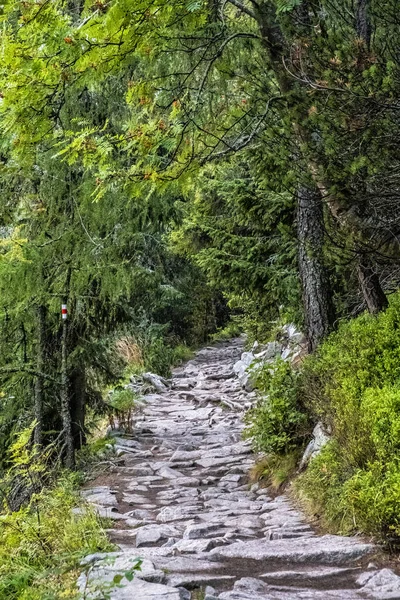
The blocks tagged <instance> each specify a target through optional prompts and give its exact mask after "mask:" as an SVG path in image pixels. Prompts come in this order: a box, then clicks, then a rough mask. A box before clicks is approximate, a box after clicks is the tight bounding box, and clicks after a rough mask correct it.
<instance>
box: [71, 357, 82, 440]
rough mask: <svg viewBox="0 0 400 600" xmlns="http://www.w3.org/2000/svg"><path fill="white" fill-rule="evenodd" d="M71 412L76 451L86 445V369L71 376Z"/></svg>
mask: <svg viewBox="0 0 400 600" xmlns="http://www.w3.org/2000/svg"><path fill="white" fill-rule="evenodd" d="M69 382H70V389H69V398H70V410H71V419H72V437H73V440H74V448H75V450H79V449H80V448H81V447H82V446H83V445H85V444H86V432H85V406H86V372H85V367H83V366H82V367H77V368H75V369H74V370H73V371H72V373H70V376H69Z"/></svg>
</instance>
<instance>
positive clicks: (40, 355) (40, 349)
mask: <svg viewBox="0 0 400 600" xmlns="http://www.w3.org/2000/svg"><path fill="white" fill-rule="evenodd" d="M36 315H37V346H36V370H37V376H36V381H35V419H36V427H35V432H34V442H35V444H37V445H38V446H41V445H42V443H43V387H44V385H43V384H44V382H43V377H42V376H41V373H43V372H44V352H45V343H46V309H45V307H44V306H43V305H39V306H38V307H37V309H36Z"/></svg>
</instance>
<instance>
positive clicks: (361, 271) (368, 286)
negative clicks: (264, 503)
mask: <svg viewBox="0 0 400 600" xmlns="http://www.w3.org/2000/svg"><path fill="white" fill-rule="evenodd" d="M357 275H358V281H359V282H360V287H361V290H362V293H363V296H364V300H365V302H366V305H367V307H368V310H369V312H370V313H372V314H376V313H378V312H380V311H381V310H385V309H386V308H387V307H388V306H389V302H388V299H387V297H386V295H385V292H384V291H383V289H382V286H381V283H380V281H379V276H378V274H377V272H376V271H375V269H374V267H373V265H372V262H371V260H370V258H369V256H367V255H366V254H361V255H360V256H359V261H358V265H357Z"/></svg>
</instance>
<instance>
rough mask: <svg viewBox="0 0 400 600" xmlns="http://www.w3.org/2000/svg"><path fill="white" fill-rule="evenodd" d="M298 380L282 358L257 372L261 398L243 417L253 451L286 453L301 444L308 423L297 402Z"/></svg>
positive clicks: (300, 404) (297, 376)
mask: <svg viewBox="0 0 400 600" xmlns="http://www.w3.org/2000/svg"><path fill="white" fill-rule="evenodd" d="M298 381H299V375H298V373H297V372H296V371H295V370H294V369H293V368H292V367H291V365H290V363H287V362H285V361H283V360H278V361H276V362H275V363H274V365H273V366H272V365H268V366H265V367H264V368H262V369H261V370H260V371H259V372H258V375H257V380H256V385H257V388H258V389H259V391H260V393H261V397H260V399H259V401H258V403H257V405H256V406H255V407H254V408H253V409H251V410H250V411H248V413H247V415H246V417H245V421H246V425H247V427H246V430H245V437H247V438H251V440H252V442H253V446H254V449H255V450H256V451H258V452H264V453H266V454H278V455H285V454H288V453H290V452H291V451H293V450H294V449H296V448H298V447H299V446H300V447H301V446H302V445H303V444H304V442H305V440H306V439H307V437H308V435H309V433H310V422H309V419H308V416H307V413H306V411H305V410H304V407H303V406H302V403H301V401H300V397H299V385H298Z"/></svg>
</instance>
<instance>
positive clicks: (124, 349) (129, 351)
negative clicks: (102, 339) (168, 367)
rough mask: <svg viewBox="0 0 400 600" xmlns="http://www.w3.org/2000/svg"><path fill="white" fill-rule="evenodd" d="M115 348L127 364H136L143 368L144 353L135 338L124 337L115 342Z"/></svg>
mask: <svg viewBox="0 0 400 600" xmlns="http://www.w3.org/2000/svg"><path fill="white" fill-rule="evenodd" d="M115 348H116V351H117V354H118V356H120V357H121V358H122V359H123V360H124V361H125V362H126V363H127V364H135V365H138V366H140V367H143V365H144V361H143V353H142V350H141V348H140V346H139V344H138V343H137V341H136V340H135V338H134V337H133V336H124V337H121V338H119V340H117V341H116V342H115Z"/></svg>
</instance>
